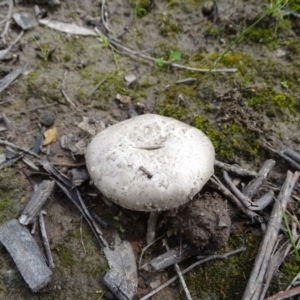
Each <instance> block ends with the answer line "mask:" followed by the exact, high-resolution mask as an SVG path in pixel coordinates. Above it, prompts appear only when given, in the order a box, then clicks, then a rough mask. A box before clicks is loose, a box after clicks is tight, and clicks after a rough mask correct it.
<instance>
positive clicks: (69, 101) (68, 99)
mask: <svg viewBox="0 0 300 300" xmlns="http://www.w3.org/2000/svg"><path fill="white" fill-rule="evenodd" d="M67 74H68V71H66V72H65V73H64V79H63V81H62V85H61V92H62V94H63V95H64V97H65V98H66V100H67V102H68V103H69V104H70V105H71V106H73V107H74V108H76V105H75V104H74V102H73V101H72V100H71V99H70V98H69V97H68V95H67V94H66V92H65V91H64V84H65V81H66V78H67Z"/></svg>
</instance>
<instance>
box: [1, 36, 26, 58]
mask: <svg viewBox="0 0 300 300" xmlns="http://www.w3.org/2000/svg"><path fill="white" fill-rule="evenodd" d="M23 34H24V31H21V33H20V34H19V35H18V36H17V38H16V39H15V40H14V41H13V42H12V43H11V44H10V45H9V47H7V48H6V49H4V50H1V51H0V60H2V59H3V58H4V57H5V55H6V54H7V53H8V52H9V51H10V49H11V48H12V47H13V46H14V45H15V44H16V43H17V42H18V41H19V40H20V39H21V37H22V36H23Z"/></svg>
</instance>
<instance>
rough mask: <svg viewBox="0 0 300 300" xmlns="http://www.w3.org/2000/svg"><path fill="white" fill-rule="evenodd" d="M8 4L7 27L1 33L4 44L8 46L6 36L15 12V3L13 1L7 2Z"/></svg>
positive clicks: (8, 0)
mask: <svg viewBox="0 0 300 300" xmlns="http://www.w3.org/2000/svg"><path fill="white" fill-rule="evenodd" d="M6 3H7V4H8V11H7V15H6V18H5V22H6V24H5V27H4V30H3V31H2V33H1V38H2V39H3V42H4V44H6V40H5V35H6V33H7V31H8V28H9V25H10V22H11V15H12V10H13V6H14V1H13V0H7V1H6Z"/></svg>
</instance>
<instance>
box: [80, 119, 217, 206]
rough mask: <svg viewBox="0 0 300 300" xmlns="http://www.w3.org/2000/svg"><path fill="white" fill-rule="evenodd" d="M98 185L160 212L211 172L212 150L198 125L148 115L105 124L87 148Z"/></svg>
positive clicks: (114, 197) (124, 201) (189, 194)
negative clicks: (106, 126) (105, 127)
mask: <svg viewBox="0 0 300 300" xmlns="http://www.w3.org/2000/svg"><path fill="white" fill-rule="evenodd" d="M85 157H86V165H87V168H88V171H89V174H90V176H91V179H92V180H93V182H94V184H95V185H96V187H97V188H98V189H99V190H100V192H101V193H102V194H103V195H105V196H106V197H107V198H108V199H110V200H111V201H113V202H115V203H116V204H119V205H121V206H123V207H125V208H128V209H132V210H139V211H158V210H167V209H171V208H175V207H178V206H180V205H182V204H184V203H186V202H188V201H189V200H191V199H192V198H193V197H194V195H195V194H197V193H198V192H199V191H200V190H201V188H202V187H203V186H204V185H205V183H206V182H207V181H208V179H209V178H210V177H211V175H212V174H213V171H214V160H215V151H214V147H213V145H212V143H211V141H210V140H209V139H208V138H207V136H206V135H205V134H204V133H203V132H202V131H200V130H198V129H196V128H194V127H191V126H189V125H187V124H185V123H182V122H180V121H177V120H175V119H172V118H168V117H163V116H160V115H154V114H146V115H141V116H138V117H134V118H132V119H129V120H126V121H122V122H120V123H118V124H115V125H112V126H110V127H108V128H107V129H104V130H103V131H102V132H100V133H99V134H98V135H96V136H95V137H94V139H93V140H92V141H91V143H90V144H89V146H88V148H87V152H86V155H85Z"/></svg>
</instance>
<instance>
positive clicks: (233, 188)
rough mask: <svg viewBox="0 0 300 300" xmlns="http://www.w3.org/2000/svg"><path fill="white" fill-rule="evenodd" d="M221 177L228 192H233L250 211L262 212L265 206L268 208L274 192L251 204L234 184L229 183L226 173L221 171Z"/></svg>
mask: <svg viewBox="0 0 300 300" xmlns="http://www.w3.org/2000/svg"><path fill="white" fill-rule="evenodd" d="M223 176H224V179H225V181H226V183H227V184H228V186H229V188H230V190H231V191H232V192H233V194H234V195H235V196H236V197H237V198H238V199H239V200H240V201H241V202H242V204H243V205H244V206H245V207H246V208H248V209H250V210H262V209H264V208H265V207H266V206H268V205H269V204H270V203H271V202H272V200H273V196H274V192H273V191H270V192H268V193H267V194H265V195H264V196H263V197H261V198H260V199H259V200H258V201H256V202H252V201H251V199H250V198H249V197H248V196H245V195H244V194H243V193H242V192H241V191H240V190H239V189H238V188H237V187H236V186H235V185H234V183H233V182H232V181H231V179H230V177H229V175H228V173H227V172H226V171H223Z"/></svg>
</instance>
